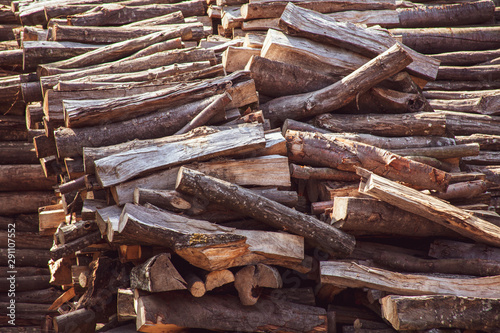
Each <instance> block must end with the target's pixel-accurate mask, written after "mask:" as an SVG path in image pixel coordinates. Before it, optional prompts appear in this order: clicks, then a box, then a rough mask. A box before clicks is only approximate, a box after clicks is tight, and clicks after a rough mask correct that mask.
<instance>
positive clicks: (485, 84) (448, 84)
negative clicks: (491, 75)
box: [423, 80, 500, 91]
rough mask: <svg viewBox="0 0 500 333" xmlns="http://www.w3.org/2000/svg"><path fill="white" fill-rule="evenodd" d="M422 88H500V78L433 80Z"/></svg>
mask: <svg viewBox="0 0 500 333" xmlns="http://www.w3.org/2000/svg"><path fill="white" fill-rule="evenodd" d="M423 89H424V90H445V91H454V90H455V91H458V90H460V91H462V90H492V89H500V80H495V81H491V80H483V81H434V82H428V83H427V84H426V85H425V87H424V88H423Z"/></svg>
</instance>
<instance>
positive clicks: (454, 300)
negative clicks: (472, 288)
mask: <svg viewBox="0 0 500 333" xmlns="http://www.w3.org/2000/svg"><path fill="white" fill-rule="evenodd" d="M381 303H382V314H383V316H384V318H385V319H386V320H388V321H389V322H390V323H391V324H392V326H393V327H394V328H395V329H396V330H425V329H430V328H436V327H446V328H447V327H456V328H462V329H473V330H490V329H495V328H498V327H499V325H498V320H497V319H496V318H495V315H494V314H495V313H497V311H498V306H499V304H498V301H497V300H492V299H489V298H488V299H486V298H479V297H457V296H396V295H390V296H386V297H384V298H382V299H381ZM417 310H422V311H417ZM416 313H420V315H419V317H416V316H415V314H416ZM456 313H462V315H461V316H460V317H457V316H456V315H455V314H456Z"/></svg>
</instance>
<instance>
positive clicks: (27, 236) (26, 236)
mask: <svg viewBox="0 0 500 333" xmlns="http://www.w3.org/2000/svg"><path fill="white" fill-rule="evenodd" d="M0 236H1V237H2V238H0V248H8V237H7V236H8V232H7V231H4V230H0ZM15 240H16V249H42V250H49V249H50V248H51V247H52V242H53V239H52V237H50V236H40V234H39V233H37V232H24V231H17V230H16V239H15Z"/></svg>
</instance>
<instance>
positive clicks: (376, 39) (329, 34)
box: [280, 2, 491, 81]
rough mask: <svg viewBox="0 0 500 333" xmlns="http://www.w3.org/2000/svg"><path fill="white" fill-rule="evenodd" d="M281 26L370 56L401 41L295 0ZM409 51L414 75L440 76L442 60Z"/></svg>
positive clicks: (383, 32) (431, 77)
mask: <svg viewBox="0 0 500 333" xmlns="http://www.w3.org/2000/svg"><path fill="white" fill-rule="evenodd" d="M489 4H491V2H489ZM280 27H281V28H282V29H283V30H284V31H285V32H286V33H288V34H291V35H296V36H301V37H306V38H310V39H313V40H316V41H319V42H323V43H327V44H330V45H335V46H337V47H343V48H346V49H348V50H351V51H354V52H357V53H360V54H362V55H364V56H366V57H370V58H371V57H376V56H378V55H380V54H382V53H384V52H385V51H386V50H387V49H389V48H391V47H392V46H394V45H395V44H397V42H396V40H395V39H394V38H393V37H392V36H391V35H390V33H388V32H387V31H383V30H382V29H380V30H374V29H365V28H362V27H360V26H356V25H352V24H346V23H341V22H337V21H336V20H335V19H333V18H330V17H329V16H327V15H324V14H320V13H316V12H314V11H311V10H308V9H304V8H300V7H298V6H295V5H294V4H293V3H289V4H288V5H287V7H286V8H285V10H284V12H283V14H282V15H281V18H280ZM405 51H407V52H408V54H409V55H410V57H411V58H412V59H413V62H411V63H407V64H406V65H408V71H409V72H410V73H411V74H414V75H416V76H418V77H420V78H423V79H425V80H427V81H429V80H434V79H435V78H436V75H437V73H438V67H439V61H437V60H435V59H433V58H431V57H427V56H424V55H422V54H419V53H417V52H414V51H413V50H411V49H409V48H405Z"/></svg>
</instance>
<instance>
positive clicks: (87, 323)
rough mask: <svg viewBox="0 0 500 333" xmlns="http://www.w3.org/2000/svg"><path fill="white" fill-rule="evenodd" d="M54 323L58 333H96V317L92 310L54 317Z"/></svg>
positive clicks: (82, 310)
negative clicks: (76, 332)
mask: <svg viewBox="0 0 500 333" xmlns="http://www.w3.org/2000/svg"><path fill="white" fill-rule="evenodd" d="M53 323H54V329H55V331H56V332H58V333H62V332H74V331H76V330H78V332H81V333H91V332H95V325H96V315H95V313H94V311H92V310H87V309H79V310H75V311H72V312H68V313H66V314H63V315H60V316H57V317H54V319H53Z"/></svg>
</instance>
